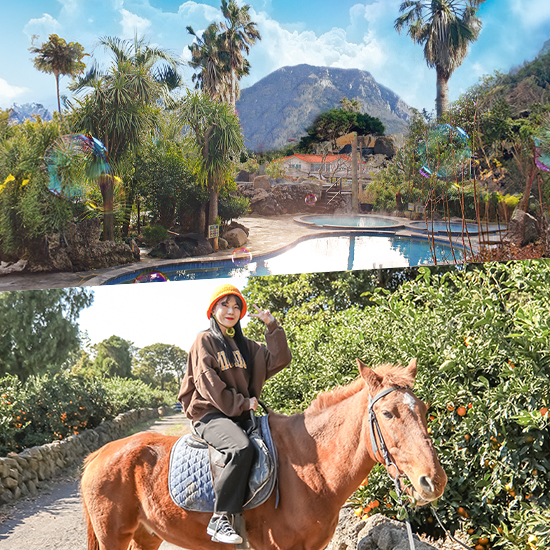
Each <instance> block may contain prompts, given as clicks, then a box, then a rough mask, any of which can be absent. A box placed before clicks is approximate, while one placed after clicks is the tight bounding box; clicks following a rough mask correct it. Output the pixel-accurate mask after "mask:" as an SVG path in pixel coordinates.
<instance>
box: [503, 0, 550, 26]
mask: <svg viewBox="0 0 550 550" xmlns="http://www.w3.org/2000/svg"><path fill="white" fill-rule="evenodd" d="M511 8H512V12H513V14H514V16H515V20H516V21H520V22H521V24H522V26H523V27H527V28H530V29H533V28H537V27H541V26H544V25H548V24H549V22H550V2H548V0H513V2H512V5H511Z"/></svg>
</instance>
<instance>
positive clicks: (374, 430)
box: [368, 386, 471, 550]
mask: <svg viewBox="0 0 550 550" xmlns="http://www.w3.org/2000/svg"><path fill="white" fill-rule="evenodd" d="M397 390H409V391H410V388H409V387H407V386H393V387H391V388H387V389H385V390H382V391H381V392H380V393H378V394H376V395H375V396H374V397H370V396H369V407H368V413H369V432H370V443H371V447H372V454H373V457H374V460H377V458H376V454H377V453H378V451H380V453H381V454H382V457H383V458H384V462H385V465H386V471H387V472H388V475H389V476H390V478H391V479H392V481H393V483H394V485H395V492H396V494H397V498H398V502H399V504H400V505H401V506H403V503H402V501H401V497H402V493H403V492H402V490H401V486H400V485H399V478H402V479H406V480H407V481H410V480H409V478H408V477H407V475H406V474H404V473H403V474H400V473H399V468H398V467H397V464H395V462H393V461H392V460H391V459H390V455H389V453H388V448H387V446H386V442H385V441H384V438H383V437H382V431H381V430H380V425H379V424H378V419H377V418H376V413H375V412H374V409H373V405H374V404H375V403H376V402H377V401H379V400H380V399H382V398H383V397H385V396H386V395H388V394H389V393H391V392H393V391H397ZM377 436H378V439H379V441H380V446H378V443H377V442H376V437H377ZM390 466H393V467H394V468H395V472H396V473H395V477H393V476H392V475H391V473H390V470H389V468H390ZM431 510H432V513H433V515H434V516H435V518H436V519H437V522H438V523H439V525H440V527H441V528H442V529H443V530H444V531H445V533H446V534H447V535H448V536H449V537H450V538H451V539H452V540H453V541H455V542H456V543H458V544H459V545H460V546H462V547H464V548H466V549H467V550H471V549H470V547H468V546H466V545H465V544H463V543H462V542H460V541H459V540H457V539H456V538H455V537H454V536H453V535H452V534H451V533H450V532H449V530H448V529H447V528H446V527H445V526H444V525H443V523H442V522H441V519H440V518H439V516H438V515H437V513H436V511H435V508H434V507H433V506H432V508H431ZM405 525H406V528H407V537H408V540H409V548H410V550H414V549H415V548H416V547H415V545H414V541H413V534H412V528H411V524H410V522H409V520H408V516H407V519H406V520H405Z"/></svg>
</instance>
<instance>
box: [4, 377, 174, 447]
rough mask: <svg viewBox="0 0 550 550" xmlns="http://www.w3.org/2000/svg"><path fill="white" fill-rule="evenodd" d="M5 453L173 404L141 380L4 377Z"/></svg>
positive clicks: (165, 395)
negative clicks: (119, 416)
mask: <svg viewBox="0 0 550 550" xmlns="http://www.w3.org/2000/svg"><path fill="white" fill-rule="evenodd" d="M0 396H1V397H0V427H1V430H0V455H4V454H6V453H8V452H10V451H15V452H20V451H21V450H23V449H24V448H27V447H33V446H35V445H43V444H45V443H49V442H50V441H54V440H56V439H63V438H65V437H68V436H70V435H73V434H77V433H80V432H81V431H82V430H85V429H89V428H95V427H96V426H98V425H99V424H100V423H101V422H103V421H104V420H109V419H111V418H113V417H114V416H116V415H117V414H119V413H121V412H125V411H128V410H130V409H137V408H146V407H158V406H159V405H162V404H170V403H172V401H173V399H174V397H173V395H172V394H170V393H169V392H162V391H158V390H153V389H151V388H150V387H149V386H148V385H146V384H144V383H143V382H141V381H140V380H132V379H125V378H110V379H94V380H90V379H84V378H81V377H77V376H72V375H69V374H67V373H59V374H56V375H54V376H51V375H48V374H47V375H43V376H31V377H30V378H29V379H28V380H27V381H26V382H25V383H22V382H20V380H19V379H18V378H16V377H13V376H8V377H5V378H2V379H0Z"/></svg>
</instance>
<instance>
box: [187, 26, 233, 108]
mask: <svg viewBox="0 0 550 550" xmlns="http://www.w3.org/2000/svg"><path fill="white" fill-rule="evenodd" d="M219 30H220V29H219V27H218V25H217V23H211V24H210V25H208V27H206V30H205V31H204V32H203V33H202V35H201V36H199V35H198V34H197V33H196V32H195V31H194V30H193V27H187V32H188V33H189V34H191V35H192V36H194V37H195V39H194V40H193V43H192V44H191V45H190V46H188V48H189V51H190V52H191V61H189V65H190V66H191V67H192V68H193V69H196V70H198V71H199V72H197V73H195V74H194V75H193V77H192V80H193V82H194V83H195V89H197V90H198V89H201V90H202V91H203V92H204V93H205V94H207V95H208V96H210V97H212V98H217V99H220V100H221V101H224V100H226V99H227V98H228V93H227V91H228V83H227V74H228V72H229V57H228V55H227V52H226V51H225V50H224V49H223V43H222V42H221V40H220V35H219Z"/></svg>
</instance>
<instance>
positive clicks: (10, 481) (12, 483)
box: [2, 476, 19, 489]
mask: <svg viewBox="0 0 550 550" xmlns="http://www.w3.org/2000/svg"><path fill="white" fill-rule="evenodd" d="M2 483H3V484H4V487H7V488H8V489H15V488H16V487H17V485H19V484H18V482H17V479H15V478H13V477H12V476H10V477H6V478H5V479H4V480H3V481H2Z"/></svg>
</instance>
